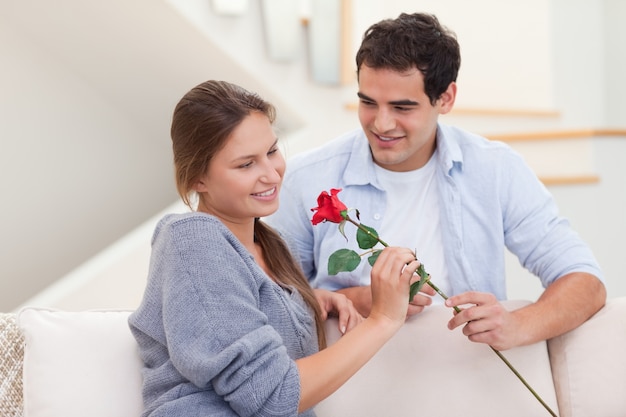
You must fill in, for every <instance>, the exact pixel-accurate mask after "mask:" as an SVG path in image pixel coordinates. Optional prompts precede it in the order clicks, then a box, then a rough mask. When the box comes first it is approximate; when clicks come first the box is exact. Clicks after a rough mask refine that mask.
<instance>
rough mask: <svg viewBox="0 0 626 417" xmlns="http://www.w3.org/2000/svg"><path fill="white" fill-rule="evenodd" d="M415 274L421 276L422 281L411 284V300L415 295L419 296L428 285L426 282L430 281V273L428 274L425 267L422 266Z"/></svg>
mask: <svg viewBox="0 0 626 417" xmlns="http://www.w3.org/2000/svg"><path fill="white" fill-rule="evenodd" d="M415 273H416V274H417V275H419V277H420V280H419V281H415V282H414V283H413V284H411V288H410V289H409V300H412V299H413V297H415V294H417V293H418V292H419V291H420V290H421V289H422V287H423V286H424V284H426V281H428V279H429V275H428V272H426V269H424V265H420V266H419V268H417V270H416V271H415Z"/></svg>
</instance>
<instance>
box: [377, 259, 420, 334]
mask: <svg viewBox="0 0 626 417" xmlns="http://www.w3.org/2000/svg"><path fill="white" fill-rule="evenodd" d="M419 266H420V263H419V261H417V260H416V259H415V254H414V253H413V252H412V251H411V250H410V249H407V248H397V247H388V248H385V249H384V250H383V251H382V252H381V254H380V255H379V256H378V259H377V260H376V263H374V266H373V267H372V273H371V277H372V280H371V288H372V311H371V313H370V315H369V317H373V316H378V317H379V318H380V317H386V318H387V319H390V320H392V321H393V322H397V323H403V322H404V320H405V318H406V315H407V309H408V306H409V286H410V282H411V280H412V279H414V274H415V271H416V270H417V268H418V267H419Z"/></svg>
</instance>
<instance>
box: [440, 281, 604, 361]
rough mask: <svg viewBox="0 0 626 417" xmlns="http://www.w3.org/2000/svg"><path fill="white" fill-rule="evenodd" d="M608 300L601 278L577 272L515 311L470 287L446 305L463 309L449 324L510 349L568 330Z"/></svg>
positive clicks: (496, 346)
mask: <svg viewBox="0 0 626 417" xmlns="http://www.w3.org/2000/svg"><path fill="white" fill-rule="evenodd" d="M605 301H606V289H605V288H604V284H603V283H602V282H601V281H600V280H599V279H598V278H596V277H595V276H593V275H591V274H587V273H583V272H573V273H571V274H567V275H564V276H562V277H561V278H559V279H557V280H556V281H554V282H553V283H552V284H550V285H549V286H548V288H546V289H545V291H544V292H543V294H541V296H540V297H539V299H538V300H537V301H536V302H534V303H532V304H529V305H527V306H525V307H522V308H520V309H518V310H514V311H507V310H506V309H505V308H504V307H503V306H502V304H500V303H499V302H498V301H497V300H496V298H495V296H493V295H492V294H487V293H480V292H473V291H470V292H465V293H462V294H458V295H455V296H452V297H450V298H448V299H447V300H446V305H447V306H448V307H455V306H456V307H459V308H460V309H461V310H462V311H461V312H460V313H457V314H455V316H454V317H453V318H452V319H451V320H450V321H449V322H448V328H450V329H455V328H457V327H459V326H463V334H464V335H466V336H467V337H468V338H469V340H471V341H472V342H479V343H486V344H488V345H490V346H491V347H493V348H494V349H497V350H506V349H510V348H513V347H517V346H523V345H530V344H532V343H536V342H539V341H542V340H547V339H550V338H553V337H555V336H558V335H561V334H563V333H565V332H568V331H570V330H572V329H574V328H576V327H578V326H580V325H581V324H582V323H584V322H585V321H586V320H587V319H589V317H591V316H592V315H594V314H595V313H596V312H597V311H598V310H599V309H600V308H602V306H603V305H604V302H605Z"/></svg>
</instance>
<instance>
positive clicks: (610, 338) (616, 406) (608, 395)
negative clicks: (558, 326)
mask: <svg viewBox="0 0 626 417" xmlns="http://www.w3.org/2000/svg"><path fill="white" fill-rule="evenodd" d="M624 346H626V297H616V298H611V299H609V300H608V301H607V303H606V305H605V306H604V307H603V308H602V309H601V310H600V311H598V312H597V313H596V314H595V315H594V316H593V317H591V318H590V319H589V320H587V321H586V322H585V323H583V324H582V325H581V326H579V327H578V328H576V329H574V330H572V331H570V332H568V333H565V334H563V335H561V336H559V337H555V338H553V339H551V340H549V341H548V349H549V352H550V361H551V363H552V374H553V378H554V386H555V388H556V392H557V396H558V400H559V409H560V410H561V417H589V416H593V417H620V416H624V415H626V355H624Z"/></svg>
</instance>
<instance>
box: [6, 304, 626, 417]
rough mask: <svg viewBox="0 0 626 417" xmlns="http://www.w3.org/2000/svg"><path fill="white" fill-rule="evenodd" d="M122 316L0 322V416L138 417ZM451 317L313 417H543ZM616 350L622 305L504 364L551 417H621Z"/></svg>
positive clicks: (407, 330)
mask: <svg viewBox="0 0 626 417" xmlns="http://www.w3.org/2000/svg"><path fill="white" fill-rule="evenodd" d="M523 304H524V303H523V302H515V301H508V302H506V303H505V305H506V306H507V308H510V309H513V308H518V307H520V306H521V305H523ZM129 313H130V312H128V311H89V312H63V311H54V310H47V309H35V308H27V309H25V310H22V311H21V312H20V314H19V319H18V320H17V321H16V316H15V315H14V314H0V416H2V417H22V392H23V411H24V414H23V417H39V416H63V417H79V416H80V417H84V416H90V417H92V416H95V417H126V416H128V417H130V416H133V417H137V416H139V415H140V414H141V410H142V401H141V368H142V363H141V360H140V358H139V355H138V351H137V345H136V343H135V340H134V338H133V337H132V335H131V333H130V330H129V328H128V324H127V318H128V315H129ZM451 314H452V313H451V311H450V310H449V309H447V308H445V307H443V306H433V307H430V308H428V309H427V310H426V311H425V312H423V313H421V314H420V315H418V316H416V317H413V318H411V319H409V320H408V321H407V323H406V325H405V326H404V327H403V328H402V329H401V330H400V332H399V333H398V334H397V335H396V336H394V338H393V339H392V340H391V341H390V342H389V343H388V344H387V345H385V346H384V347H383V349H382V350H381V351H380V352H379V353H378V354H377V355H376V356H375V357H374V359H373V360H372V361H370V362H369V363H368V364H366V365H365V366H364V367H363V368H362V369H361V370H360V371H359V372H358V373H357V374H356V375H355V376H354V377H353V378H352V379H351V380H350V381H348V383H346V384H345V385H344V386H343V387H341V388H340V389H339V390H338V391H337V392H336V393H335V394H333V395H331V396H330V397H329V398H328V399H327V400H325V401H323V402H322V403H321V404H319V405H318V406H317V407H316V412H317V414H318V417H331V416H332V417H335V416H353V415H358V416H364V417H370V416H371V417H378V416H382V415H393V416H398V417H402V416H415V415H418V414H419V415H428V416H435V417H436V416H450V415H463V416H468V417H471V416H496V415H497V416H502V415H506V416H507V417H511V416H524V417H526V416H548V413H547V412H546V411H545V410H544V409H543V408H542V407H541V406H540V405H539V403H538V402H537V401H536V399H534V397H532V395H531V394H530V393H529V392H528V391H527V390H526V388H525V387H524V386H523V385H522V383H521V382H520V381H519V380H518V379H517V378H516V377H515V376H514V375H513V374H512V373H511V371H510V370H509V369H508V368H507V367H506V366H505V365H504V364H503V363H502V362H501V361H500V359H499V358H498V357H497V356H496V355H495V354H494V353H493V352H492V351H491V349H489V347H488V346H485V345H482V344H476V343H471V342H469V341H467V339H466V338H465V337H464V336H463V335H462V334H461V332H460V331H459V330H455V331H449V330H448V329H447V327H446V322H447V321H448V319H449V318H450V315H451ZM327 331H328V333H329V337H328V339H329V342H330V343H333V342H334V341H336V340H337V339H338V338H339V337H340V335H339V331H338V329H337V322H336V320H335V319H330V320H328V322H327ZM546 345H547V346H548V348H549V355H548V349H547V348H546ZM625 345H626V297H620V298H615V299H611V300H609V301H608V302H607V305H606V306H605V307H604V308H603V309H602V310H601V311H600V312H598V313H597V314H596V315H595V316H594V317H592V318H591V319H590V320H588V321H587V322H586V323H584V324H583V325H581V326H580V327H579V328H577V329H575V330H573V331H571V332H569V333H566V334H564V335H562V336H559V337H556V338H554V339H551V340H550V341H549V342H548V343H547V344H546V343H544V342H541V343H537V344H534V345H531V346H525V347H521V348H516V349H510V350H507V351H504V352H503V354H504V355H505V356H506V358H507V359H509V361H510V362H511V363H512V364H513V365H514V366H515V367H516V368H517V370H518V371H519V372H520V373H521V374H522V375H523V376H524V378H525V379H526V380H527V381H528V382H529V383H530V384H531V386H532V387H533V388H534V389H535V390H536V391H537V393H538V394H539V395H541V397H542V398H543V399H544V400H545V401H546V402H547V403H548V404H549V405H550V407H552V409H553V410H554V411H556V412H557V413H558V414H559V415H560V417H589V416H593V417H623V416H626V396H625V395H624V393H626V355H624V354H623V349H624V346H625ZM22 367H23V370H22ZM22 373H23V375H22ZM553 379H554V384H553V383H552V380H553ZM557 397H558V407H557Z"/></svg>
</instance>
